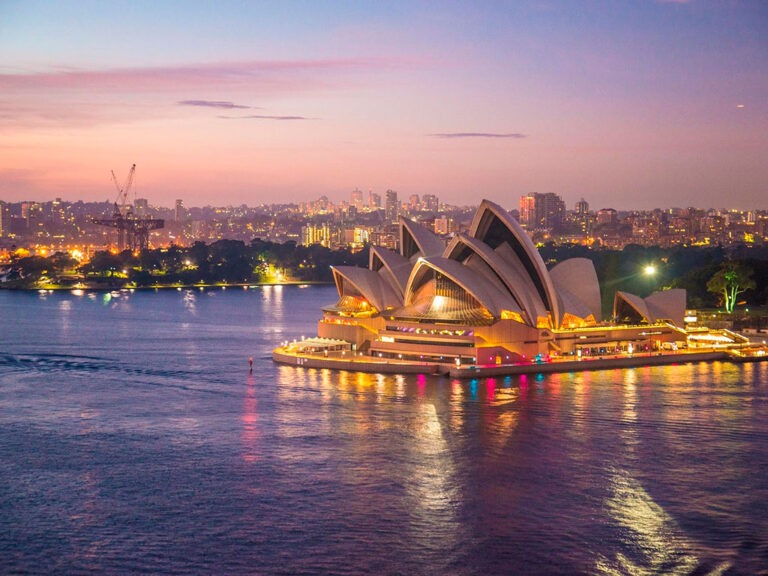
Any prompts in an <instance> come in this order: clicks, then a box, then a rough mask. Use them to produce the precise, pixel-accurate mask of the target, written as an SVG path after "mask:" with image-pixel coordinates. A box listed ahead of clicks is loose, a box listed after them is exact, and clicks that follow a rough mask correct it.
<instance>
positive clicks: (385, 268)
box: [368, 246, 413, 298]
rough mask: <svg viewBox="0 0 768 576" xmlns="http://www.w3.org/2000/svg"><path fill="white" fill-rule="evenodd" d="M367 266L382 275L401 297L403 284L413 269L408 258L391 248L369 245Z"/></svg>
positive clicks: (403, 292) (406, 281)
mask: <svg viewBox="0 0 768 576" xmlns="http://www.w3.org/2000/svg"><path fill="white" fill-rule="evenodd" d="M368 267H369V268H370V269H371V270H373V271H374V272H378V273H379V274H380V275H383V276H384V277H385V278H386V279H387V280H388V281H389V283H390V284H391V285H392V287H393V288H395V290H396V291H397V292H398V293H399V294H400V297H401V298H402V297H403V296H404V295H405V285H406V284H407V283H408V277H409V276H410V275H411V270H412V269H413V264H412V263H411V262H410V260H408V259H407V258H405V257H403V256H402V255H400V254H398V253H397V252H394V251H393V250H388V249H386V248H382V247H381V246H371V253H370V259H369V265H368Z"/></svg>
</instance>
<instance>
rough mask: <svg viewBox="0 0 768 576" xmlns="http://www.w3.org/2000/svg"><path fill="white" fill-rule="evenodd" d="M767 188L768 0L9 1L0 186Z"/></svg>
mask: <svg viewBox="0 0 768 576" xmlns="http://www.w3.org/2000/svg"><path fill="white" fill-rule="evenodd" d="M132 164H136V172H135V177H134V183H133V186H132V189H131V191H130V196H131V197H134V196H135V197H139V198H147V199H148V200H149V202H150V204H152V205H154V206H172V205H173V204H174V202H175V200H176V199H182V200H183V201H184V204H185V205H186V206H204V205H213V206H227V205H240V204H248V205H250V206H255V205H258V204H262V203H268V204H271V203H289V202H303V201H307V200H313V199H317V198H319V197H320V196H322V195H325V196H327V197H328V198H330V199H331V200H334V201H339V200H348V199H349V198H350V192H351V191H352V190H354V189H360V190H362V191H363V192H368V191H373V192H376V193H379V194H383V193H384V192H385V191H386V190H388V189H393V190H396V191H397V192H398V194H399V195H400V197H401V198H403V199H407V198H408V197H409V196H410V195H411V194H419V195H423V194H435V195H437V196H438V197H439V198H440V199H441V201H444V202H447V203H450V204H455V205H476V204H479V202H480V200H481V199H483V198H488V199H490V200H493V201H495V202H497V203H499V204H501V205H502V206H505V207H507V208H509V209H511V208H516V207H517V205H518V201H519V197H520V196H521V195H524V194H528V193H531V192H554V193H556V194H559V195H560V196H561V197H563V199H564V200H565V201H566V205H567V206H568V208H573V205H574V204H575V202H577V201H578V200H579V199H581V198H584V199H586V200H587V201H588V202H589V203H590V207H591V208H593V209H599V208H604V207H613V208H616V209H635V208H637V209H645V208H654V207H661V208H665V207H687V206H696V207H700V208H708V207H714V208H741V209H751V208H758V209H766V208H768V2H765V1H763V0H754V1H741V0H713V1H709V0H689V1H685V0H665V1H662V0H626V1H624V0H615V1H592V0H579V1H549V0H531V1H525V0H520V1H506V2H502V1H492V0H488V1H479V0H478V1H469V0H467V1H464V2H453V1H451V0H439V1H438V0H434V1H430V2H426V1H425V2H417V1H414V0H409V1H405V2H399V1H388V2H381V1H372V2H368V1H364V0H355V1H352V0H350V1H338V2H323V1H320V0H314V1H306V2H302V1H291V0H281V1H279V2H275V1H264V2H257V1H227V0H219V1H217V2H198V1H194V0H183V1H170V0H168V1H160V0H153V1H142V0H135V1H131V2H128V1H124V2H112V1H108V0H99V1H89V0H81V1H77V2H71V1H66V0H61V1H55V0H51V1H46V2H42V1H38V0H0V200H3V201H6V202H18V201H23V200H34V201H47V200H52V199H54V198H57V197H58V198H62V199H63V200H66V201H76V200H85V201H103V200H109V201H114V200H115V199H116V197H117V187H116V186H115V183H114V182H113V179H112V172H113V171H114V173H115V176H116V178H117V180H118V182H119V183H124V182H125V181H126V179H127V175H128V172H129V169H130V167H131V165H132Z"/></svg>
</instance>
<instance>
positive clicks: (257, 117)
mask: <svg viewBox="0 0 768 576" xmlns="http://www.w3.org/2000/svg"><path fill="white" fill-rule="evenodd" d="M219 118H223V119H225V120H312V118H307V117H306V116H267V115H263V114H249V115H248V116H219Z"/></svg>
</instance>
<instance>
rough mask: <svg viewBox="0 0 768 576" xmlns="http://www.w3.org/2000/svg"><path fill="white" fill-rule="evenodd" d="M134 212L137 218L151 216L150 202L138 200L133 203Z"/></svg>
mask: <svg viewBox="0 0 768 576" xmlns="http://www.w3.org/2000/svg"><path fill="white" fill-rule="evenodd" d="M133 211H134V213H135V214H136V215H137V216H142V217H143V216H147V215H148V214H149V200H147V199H146V198H136V200H135V201H134V202H133Z"/></svg>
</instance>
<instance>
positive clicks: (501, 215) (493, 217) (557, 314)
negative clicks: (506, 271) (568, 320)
mask: <svg viewBox="0 0 768 576" xmlns="http://www.w3.org/2000/svg"><path fill="white" fill-rule="evenodd" d="M469 234H470V236H473V237H474V238H477V239H478V240H479V241H481V242H484V243H485V244H487V245H488V246H490V247H491V248H492V249H494V250H496V249H497V248H498V247H499V246H502V245H504V244H508V245H509V247H510V248H512V251H513V252H514V254H515V255H516V256H517V258H518V259H519V260H520V263H521V264H522V266H523V268H524V269H525V272H526V276H527V277H528V278H530V280H531V281H532V282H533V285H534V288H535V290H536V292H537V293H538V295H539V298H541V301H542V302H543V303H544V306H545V308H546V309H547V310H548V311H549V312H551V313H552V322H553V323H554V325H555V327H558V325H559V323H560V318H561V317H562V314H561V311H560V303H559V301H558V298H557V292H556V291H555V287H554V285H553V284H552V279H551V278H550V276H549V272H548V271H547V267H546V266H545V265H544V261H543V260H542V259H541V255H540V254H539V252H538V250H536V246H534V244H533V242H532V241H531V239H530V238H529V237H528V235H527V234H526V233H525V230H523V229H522V227H521V226H520V224H518V223H517V221H516V220H515V219H514V218H512V216H511V215H510V214H509V212H507V211H506V210H504V209H503V208H502V207H501V206H499V205H498V204H495V203H493V202H490V201H489V200H483V201H482V202H481V203H480V207H479V208H478V210H477V213H476V214H475V218H474V220H472V225H471V227H470V230H469Z"/></svg>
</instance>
